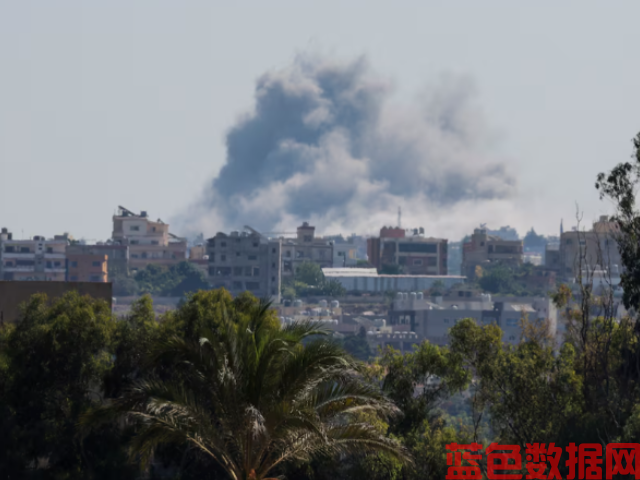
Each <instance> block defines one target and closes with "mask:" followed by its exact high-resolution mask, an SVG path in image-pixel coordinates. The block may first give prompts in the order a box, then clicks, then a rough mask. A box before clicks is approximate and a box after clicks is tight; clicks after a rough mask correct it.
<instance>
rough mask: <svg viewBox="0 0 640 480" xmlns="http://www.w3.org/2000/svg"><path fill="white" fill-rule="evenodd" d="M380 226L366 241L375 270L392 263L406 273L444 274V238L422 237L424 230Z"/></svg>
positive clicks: (445, 268)
mask: <svg viewBox="0 0 640 480" xmlns="http://www.w3.org/2000/svg"><path fill="white" fill-rule="evenodd" d="M409 232H410V235H407V231H405V230H403V229H401V228H392V227H383V228H382V229H381V230H380V237H378V238H370V239H369V240H368V241H367V254H368V256H369V262H370V263H371V264H372V265H373V266H375V267H376V268H377V269H378V270H383V269H384V268H385V267H388V266H394V267H397V268H398V269H399V271H400V272H401V273H404V274H406V275H447V273H448V270H447V240H445V239H442V238H428V237H424V235H423V234H424V229H422V228H420V229H416V230H414V231H409Z"/></svg>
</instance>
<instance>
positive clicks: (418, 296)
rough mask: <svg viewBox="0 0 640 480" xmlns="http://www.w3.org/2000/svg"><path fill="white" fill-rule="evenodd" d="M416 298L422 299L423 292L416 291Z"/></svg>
mask: <svg viewBox="0 0 640 480" xmlns="http://www.w3.org/2000/svg"><path fill="white" fill-rule="evenodd" d="M417 298H418V300H424V293H422V292H418V293H417Z"/></svg>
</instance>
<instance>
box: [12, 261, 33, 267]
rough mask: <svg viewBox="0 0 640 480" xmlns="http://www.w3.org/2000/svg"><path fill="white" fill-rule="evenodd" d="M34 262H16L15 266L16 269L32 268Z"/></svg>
mask: <svg viewBox="0 0 640 480" xmlns="http://www.w3.org/2000/svg"><path fill="white" fill-rule="evenodd" d="M34 265H35V262H34V261H33V260H16V266H18V267H33V266H34Z"/></svg>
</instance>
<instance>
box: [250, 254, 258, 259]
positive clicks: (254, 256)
mask: <svg viewBox="0 0 640 480" xmlns="http://www.w3.org/2000/svg"><path fill="white" fill-rule="evenodd" d="M257 259H258V257H257V256H256V255H249V260H257Z"/></svg>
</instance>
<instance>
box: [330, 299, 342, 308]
mask: <svg viewBox="0 0 640 480" xmlns="http://www.w3.org/2000/svg"><path fill="white" fill-rule="evenodd" d="M331 308H340V302H339V301H338V300H331Z"/></svg>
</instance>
